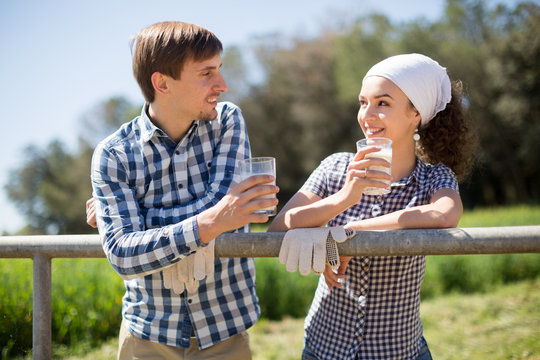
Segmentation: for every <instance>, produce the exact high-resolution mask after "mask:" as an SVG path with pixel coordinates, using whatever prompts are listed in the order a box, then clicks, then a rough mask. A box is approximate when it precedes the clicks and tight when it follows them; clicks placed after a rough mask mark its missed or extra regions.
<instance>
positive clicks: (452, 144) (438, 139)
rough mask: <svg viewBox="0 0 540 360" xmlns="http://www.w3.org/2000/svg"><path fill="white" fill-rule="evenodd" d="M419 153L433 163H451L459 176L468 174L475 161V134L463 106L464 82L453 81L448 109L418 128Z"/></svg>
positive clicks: (451, 166)
mask: <svg viewBox="0 0 540 360" xmlns="http://www.w3.org/2000/svg"><path fill="white" fill-rule="evenodd" d="M418 134H419V135H420V140H419V141H418V142H417V143H416V151H417V154H418V156H419V157H420V158H421V159H422V160H423V161H425V162H428V163H430V164H436V163H442V164H444V165H446V166H448V167H449V168H450V169H452V171H454V173H455V174H456V175H457V177H458V178H459V179H463V178H465V177H466V175H467V173H468V170H469V168H470V166H471V165H472V161H473V156H472V154H473V150H474V147H475V146H476V137H475V136H474V134H473V131H472V129H471V126H470V124H469V121H468V119H467V117H466V116H465V114H464V109H463V105H462V84H461V82H460V81H456V82H453V83H452V99H451V100H450V102H449V103H448V104H447V105H446V108H445V109H444V110H442V111H440V112H439V113H438V114H437V115H435V117H434V118H433V119H431V121H430V122H429V123H428V124H427V125H426V126H423V127H420V128H419V129H418Z"/></svg>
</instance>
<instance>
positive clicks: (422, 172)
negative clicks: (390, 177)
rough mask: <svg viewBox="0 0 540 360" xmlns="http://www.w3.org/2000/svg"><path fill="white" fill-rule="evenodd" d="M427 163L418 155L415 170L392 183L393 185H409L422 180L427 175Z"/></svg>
mask: <svg viewBox="0 0 540 360" xmlns="http://www.w3.org/2000/svg"><path fill="white" fill-rule="evenodd" d="M426 168H427V166H426V164H424V162H423V161H422V160H420V159H419V158H418V156H417V157H416V166H415V167H414V170H413V171H412V173H411V174H410V175H409V176H406V177H404V178H401V179H400V180H398V181H396V182H394V183H392V185H396V186H405V185H409V184H410V183H412V182H413V181H417V182H422V181H423V180H424V178H425V176H426Z"/></svg>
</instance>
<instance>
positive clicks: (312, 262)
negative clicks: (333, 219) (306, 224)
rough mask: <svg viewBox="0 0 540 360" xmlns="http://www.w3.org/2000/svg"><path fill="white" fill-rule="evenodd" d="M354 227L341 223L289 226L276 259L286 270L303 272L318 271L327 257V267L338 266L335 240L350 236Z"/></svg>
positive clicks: (321, 268)
mask: <svg viewBox="0 0 540 360" xmlns="http://www.w3.org/2000/svg"><path fill="white" fill-rule="evenodd" d="M355 234H356V231H354V230H352V229H345V228H343V226H336V227H324V228H300V229H292V230H289V231H287V232H286V233H285V236H284V237H283V241H282V243H281V248H280V250H279V262H281V263H282V264H285V268H286V269H287V271H289V272H294V271H296V270H297V269H298V270H299V271H300V274H302V275H309V273H310V271H311V270H313V272H314V273H316V274H321V273H322V272H323V271H324V267H325V265H326V263H327V261H328V264H329V265H330V267H332V268H333V269H334V268H336V269H337V268H338V267H339V254H338V249H337V244H336V242H340V243H342V242H344V241H346V240H348V239H350V238H352V237H353V236H354V235H355Z"/></svg>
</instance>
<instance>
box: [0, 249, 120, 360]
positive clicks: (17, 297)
mask: <svg viewBox="0 0 540 360" xmlns="http://www.w3.org/2000/svg"><path fill="white" fill-rule="evenodd" d="M51 271H52V289H51V292H52V341H53V342H54V343H56V344H65V345H68V346H70V345H73V344H75V343H78V342H82V341H84V342H89V343H90V344H92V345H98V344H99V343H101V342H102V341H104V340H106V339H107V338H108V337H110V336H116V335H117V334H118V328H119V327H120V322H121V316H120V314H121V307H122V295H123V291H124V290H123V288H124V285H123V282H122V280H121V279H120V277H119V276H118V275H116V273H115V272H114V271H113V269H112V267H111V266H110V265H109V264H108V262H107V260H106V259H54V260H53V261H52V265H51ZM0 274H1V275H0V276H1V278H2V286H1V287H0V299H1V301H0V317H1V318H2V319H3V321H2V322H0V350H1V356H2V358H3V359H5V358H12V357H13V356H18V355H24V354H26V353H28V352H29V351H30V349H31V348H32V261H31V260H22V259H2V260H0Z"/></svg>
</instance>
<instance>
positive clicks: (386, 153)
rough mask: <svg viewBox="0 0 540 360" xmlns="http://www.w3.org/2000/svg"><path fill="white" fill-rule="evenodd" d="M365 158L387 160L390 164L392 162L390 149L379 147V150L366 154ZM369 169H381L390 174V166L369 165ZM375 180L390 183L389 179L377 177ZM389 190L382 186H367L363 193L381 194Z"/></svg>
mask: <svg viewBox="0 0 540 360" xmlns="http://www.w3.org/2000/svg"><path fill="white" fill-rule="evenodd" d="M365 158H376V159H384V160H386V161H388V162H389V163H390V164H392V149H388V148H383V149H381V151H377V152H374V153H369V154H366V156H365ZM369 170H377V171H382V172H385V173H387V174H388V175H392V168H391V167H384V166H370V167H369ZM377 181H382V182H384V183H386V184H388V186H390V184H391V183H392V181H391V180H383V179H377ZM389 192H390V189H383V188H377V187H367V188H365V189H364V194H366V195H382V194H388V193H389Z"/></svg>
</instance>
